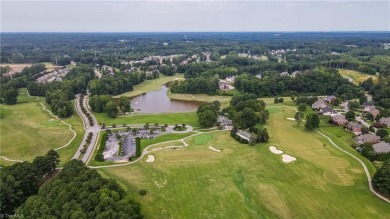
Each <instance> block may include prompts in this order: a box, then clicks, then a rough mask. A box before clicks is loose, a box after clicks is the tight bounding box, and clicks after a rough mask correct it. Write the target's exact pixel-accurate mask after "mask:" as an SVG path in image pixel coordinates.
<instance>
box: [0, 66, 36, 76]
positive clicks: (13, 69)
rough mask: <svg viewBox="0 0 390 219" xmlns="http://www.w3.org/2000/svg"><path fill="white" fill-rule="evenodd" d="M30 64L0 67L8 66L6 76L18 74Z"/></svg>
mask: <svg viewBox="0 0 390 219" xmlns="http://www.w3.org/2000/svg"><path fill="white" fill-rule="evenodd" d="M31 65H32V64H28V63H24V64H0V67H5V66H9V67H10V72H9V73H7V75H13V74H15V73H20V72H21V71H22V70H23V68H25V67H28V66H31Z"/></svg>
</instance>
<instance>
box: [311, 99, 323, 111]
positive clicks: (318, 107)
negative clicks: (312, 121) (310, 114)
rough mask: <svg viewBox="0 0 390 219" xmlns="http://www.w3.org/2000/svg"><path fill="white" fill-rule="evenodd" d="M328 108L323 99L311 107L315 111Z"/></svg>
mask: <svg viewBox="0 0 390 219" xmlns="http://www.w3.org/2000/svg"><path fill="white" fill-rule="evenodd" d="M324 107H326V103H325V101H324V100H323V99H318V100H317V101H316V102H314V103H313V104H312V105H311V108H313V109H321V108H324Z"/></svg>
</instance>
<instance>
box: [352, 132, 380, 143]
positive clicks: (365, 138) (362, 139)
mask: <svg viewBox="0 0 390 219" xmlns="http://www.w3.org/2000/svg"><path fill="white" fill-rule="evenodd" d="M355 141H356V143H358V144H364V143H366V142H368V143H373V144H375V143H379V142H380V141H381V137H379V136H377V135H375V134H364V135H359V136H357V137H356V138H355Z"/></svg>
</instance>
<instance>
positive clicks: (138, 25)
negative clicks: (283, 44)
mask: <svg viewBox="0 0 390 219" xmlns="http://www.w3.org/2000/svg"><path fill="white" fill-rule="evenodd" d="M0 8H1V9H0V10H1V26H0V29H1V32H240V31H249V32H268V31H282V32H283V31H390V1H389V0H385V1H369V0H365V1H349V0H339V1H336V0H331V1H316V0H314V1H287V0H286V1H261V0H257V1H256V0H251V1H239V0H236V1H222V0H214V1H201V0H196V1H189V0H184V1H177V0H176V1H164V0H156V1H147V0H144V1H140V0H139V1H90V0H83V1H80V0H79V1H75V0H73V1H72V0H71V1H59V0H51V1H33V0H27V1H19V0H12V1H9V0H0Z"/></svg>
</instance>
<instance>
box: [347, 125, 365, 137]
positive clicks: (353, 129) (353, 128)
mask: <svg viewBox="0 0 390 219" xmlns="http://www.w3.org/2000/svg"><path fill="white" fill-rule="evenodd" d="M347 129H348V131H351V132H353V133H355V134H356V135H358V134H360V133H361V132H362V125H360V124H359V123H356V122H349V123H348V124H347Z"/></svg>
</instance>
